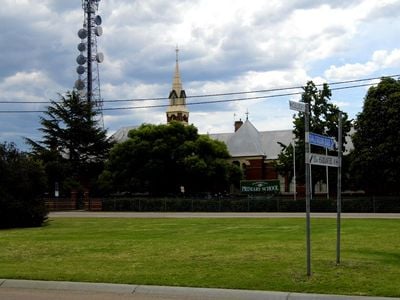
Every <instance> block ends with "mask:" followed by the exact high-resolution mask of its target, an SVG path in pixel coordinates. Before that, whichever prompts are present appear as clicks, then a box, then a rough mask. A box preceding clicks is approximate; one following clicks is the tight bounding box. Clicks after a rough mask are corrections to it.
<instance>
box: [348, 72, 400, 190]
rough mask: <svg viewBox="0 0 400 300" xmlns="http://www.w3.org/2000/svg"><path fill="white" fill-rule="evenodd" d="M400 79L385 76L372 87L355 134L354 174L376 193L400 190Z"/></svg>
mask: <svg viewBox="0 0 400 300" xmlns="http://www.w3.org/2000/svg"><path fill="white" fill-rule="evenodd" d="M399 116H400V81H399V80H396V79H393V78H382V79H381V81H380V82H379V84H378V85H377V86H373V87H371V88H369V90H368V92H367V95H366V97H365V99H364V106H363V110H362V112H361V113H360V114H358V116H357V119H356V122H355V134H354V136H353V144H354V151H353V153H352V158H353V162H352V168H351V169H352V175H353V176H354V177H355V178H356V180H357V183H358V185H359V187H361V188H362V189H364V190H366V191H367V192H370V193H374V194H382V195H384V194H399V191H400V188H399V186H400V118H399Z"/></svg>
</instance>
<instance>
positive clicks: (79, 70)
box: [76, 66, 85, 75]
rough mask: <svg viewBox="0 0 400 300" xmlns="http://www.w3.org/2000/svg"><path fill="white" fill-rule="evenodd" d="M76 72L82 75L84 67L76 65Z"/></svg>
mask: <svg viewBox="0 0 400 300" xmlns="http://www.w3.org/2000/svg"><path fill="white" fill-rule="evenodd" d="M76 73H78V74H79V75H82V74H83V73H85V67H84V66H78V67H77V68H76Z"/></svg>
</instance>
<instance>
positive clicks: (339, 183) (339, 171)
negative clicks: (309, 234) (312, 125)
mask: <svg viewBox="0 0 400 300" xmlns="http://www.w3.org/2000/svg"><path fill="white" fill-rule="evenodd" d="M338 125H339V128H338V159H339V166H338V169H337V218H336V219H337V220H336V225H337V229H336V233H337V237H336V264H337V265H339V264H340V231H341V221H340V217H341V216H340V215H341V213H342V112H341V111H339V124H338Z"/></svg>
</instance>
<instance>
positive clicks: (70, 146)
mask: <svg viewBox="0 0 400 300" xmlns="http://www.w3.org/2000/svg"><path fill="white" fill-rule="evenodd" d="M40 124H41V125H42V127H41V128H40V129H39V130H40V131H41V132H42V133H43V136H42V139H41V140H40V141H33V140H32V139H29V138H27V139H26V141H27V142H28V144H29V145H30V146H31V147H32V154H33V155H34V156H36V157H38V158H40V159H41V160H42V161H43V162H44V164H45V167H46V171H47V175H48V177H49V183H50V184H52V183H53V184H54V183H56V182H59V183H62V182H63V183H64V184H66V183H67V182H69V183H70V184H73V185H76V187H77V186H78V185H79V186H81V187H84V188H89V187H90V185H91V182H93V181H94V180H95V179H96V178H97V176H98V175H99V173H100V172H101V171H102V169H103V162H104V160H105V159H106V157H107V156H108V153H109V150H110V149H111V147H112V142H111V141H110V139H109V138H107V135H106V130H104V129H103V128H102V126H100V125H99V118H98V111H97V110H95V109H94V107H93V103H88V102H86V101H82V100H81V98H80V96H79V94H78V93H77V92H75V91H73V92H67V93H66V95H65V96H63V95H60V100H59V101H51V102H50V106H48V108H47V111H46V112H45V116H43V117H41V118H40Z"/></svg>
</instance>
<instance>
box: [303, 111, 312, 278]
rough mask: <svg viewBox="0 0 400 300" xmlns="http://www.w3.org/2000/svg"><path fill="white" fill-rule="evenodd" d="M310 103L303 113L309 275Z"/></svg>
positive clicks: (309, 267)
mask: <svg viewBox="0 0 400 300" xmlns="http://www.w3.org/2000/svg"><path fill="white" fill-rule="evenodd" d="M309 114H310V105H309V104H306V111H305V113H304V129H305V130H304V131H305V139H304V141H305V143H304V144H305V157H306V160H305V167H306V174H305V175H306V247H307V276H311V220H310V211H311V209H310V198H311V197H310V196H311V184H310V175H311V164H310V162H309V161H308V156H309V153H310V143H309V140H308V136H309V131H310V116H309Z"/></svg>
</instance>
